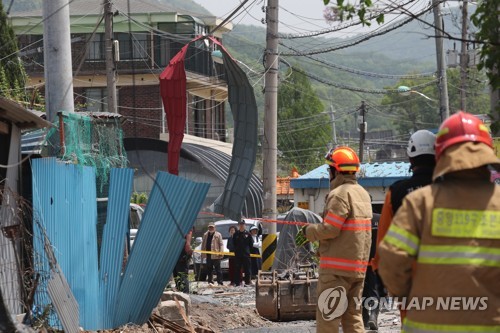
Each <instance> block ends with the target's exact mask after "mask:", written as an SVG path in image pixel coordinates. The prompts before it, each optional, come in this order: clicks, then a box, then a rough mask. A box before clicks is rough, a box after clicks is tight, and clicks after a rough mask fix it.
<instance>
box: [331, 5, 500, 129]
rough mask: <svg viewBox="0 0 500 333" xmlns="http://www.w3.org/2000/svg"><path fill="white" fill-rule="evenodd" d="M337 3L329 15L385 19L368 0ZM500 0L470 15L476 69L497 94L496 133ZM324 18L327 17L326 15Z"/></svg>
mask: <svg viewBox="0 0 500 333" xmlns="http://www.w3.org/2000/svg"><path fill="white" fill-rule="evenodd" d="M323 2H324V4H325V6H326V5H328V4H329V3H330V0H323ZM336 3H337V6H335V7H331V8H332V9H331V11H330V13H331V14H330V15H331V16H332V17H330V19H338V20H341V21H343V20H349V19H351V18H353V17H354V16H358V17H359V19H360V21H361V22H362V24H363V25H370V19H372V17H373V16H374V17H375V19H376V21H377V23H379V24H381V23H384V16H383V14H378V15H368V17H367V13H370V10H371V9H372V8H373V3H372V1H371V0H359V4H358V5H356V6H353V5H351V4H349V3H344V0H336ZM499 7H500V0H482V1H480V2H479V5H478V6H477V8H476V11H475V12H474V14H473V15H472V17H471V20H472V23H474V25H475V26H476V27H477V28H478V32H477V33H476V40H475V42H477V43H479V44H480V45H482V47H481V62H480V63H479V64H478V69H479V70H481V69H483V68H484V69H486V70H487V75H488V80H489V83H490V87H491V90H492V91H493V92H494V93H495V94H496V96H497V101H496V103H497V104H496V105H494V106H493V108H494V109H493V110H491V113H490V117H491V118H492V121H493V122H492V125H491V129H492V132H493V133H494V134H496V135H500V103H499V102H498V95H500V92H499V90H500V15H499V12H498V8H499ZM327 19H329V18H328V17H327Z"/></svg>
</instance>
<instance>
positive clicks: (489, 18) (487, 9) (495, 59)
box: [471, 0, 500, 136]
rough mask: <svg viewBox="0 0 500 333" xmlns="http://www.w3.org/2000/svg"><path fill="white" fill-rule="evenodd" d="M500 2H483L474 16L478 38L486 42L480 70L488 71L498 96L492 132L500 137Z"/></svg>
mask: <svg viewBox="0 0 500 333" xmlns="http://www.w3.org/2000/svg"><path fill="white" fill-rule="evenodd" d="M499 8H500V0H488V1H485V0H483V1H481V2H479V5H478V6H477V8H476V12H475V13H474V14H473V15H472V17H471V19H472V23H474V25H475V26H476V27H477V28H478V29H479V30H478V32H477V34H476V38H478V39H479V40H480V41H482V42H484V44H483V46H482V48H481V62H480V63H479V65H478V68H479V69H482V68H485V69H486V70H487V75H488V79H489V81H490V86H491V89H492V90H493V91H495V92H496V94H497V105H496V106H495V109H494V110H492V114H491V116H492V119H493V120H494V122H493V123H492V125H491V130H492V132H493V133H494V134H495V135H497V136H500V105H499V102H498V95H499V94H500V93H499V90H500V14H499V11H498V9H499Z"/></svg>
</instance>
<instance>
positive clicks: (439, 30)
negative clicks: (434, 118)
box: [432, 0, 450, 121]
mask: <svg viewBox="0 0 500 333" xmlns="http://www.w3.org/2000/svg"><path fill="white" fill-rule="evenodd" d="M440 3H441V0H432V5H433V7H434V26H435V27H436V28H435V33H436V56H437V72H438V80H439V115H440V117H441V121H443V120H445V119H446V118H448V117H449V116H450V106H449V101H448V80H447V79H446V64H445V59H444V56H445V55H444V52H443V21H442V19H441V5H440Z"/></svg>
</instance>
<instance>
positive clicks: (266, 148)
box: [262, 0, 279, 270]
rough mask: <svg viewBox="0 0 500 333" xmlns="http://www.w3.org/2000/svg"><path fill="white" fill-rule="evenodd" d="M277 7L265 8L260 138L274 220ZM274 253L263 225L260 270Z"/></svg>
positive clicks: (267, 211)
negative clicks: (262, 131)
mask: <svg viewBox="0 0 500 333" xmlns="http://www.w3.org/2000/svg"><path fill="white" fill-rule="evenodd" d="M278 8H279V0H269V1H268V4H267V9H266V21H267V31H266V50H265V57H266V58H265V61H266V68H265V70H266V75H265V80H266V82H265V112H264V139H263V164H264V167H263V190H264V210H263V212H262V216H263V217H264V218H265V219H269V220H276V217H277V211H276V206H277V200H276V176H277V172H276V164H277V151H278V136H277V123H278V63H279V61H278ZM275 251H276V224H275V223H265V224H264V237H263V244H262V254H263V257H262V269H263V270H270V268H271V266H272V262H273V260H274V252H275Z"/></svg>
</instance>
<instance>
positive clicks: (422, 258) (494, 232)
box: [378, 112, 500, 333]
mask: <svg viewBox="0 0 500 333" xmlns="http://www.w3.org/2000/svg"><path fill="white" fill-rule="evenodd" d="M435 147H436V167H435V169H434V173H433V183H432V184H431V185H428V186H425V187H423V188H420V189H418V190H416V191H414V192H412V193H410V194H408V195H407V196H406V197H405V198H404V199H403V204H402V206H401V207H400V208H399V210H398V211H397V213H396V215H395V216H394V219H393V220H392V223H391V226H390V228H389V231H388V232H387V235H386V236H385V237H384V239H383V240H382V243H381V244H380V246H379V249H378V252H379V255H380V262H379V269H378V271H379V273H380V275H381V276H382V279H383V281H384V284H385V285H386V287H387V289H388V291H389V292H390V293H391V294H392V295H393V296H395V297H398V298H399V299H400V300H401V299H402V298H403V297H406V302H405V303H404V304H403V306H405V307H406V310H407V315H406V318H405V320H404V322H403V330H404V331H405V332H419V333H424V332H500V316H499V313H500V288H499V281H500V186H497V185H495V184H494V183H493V182H491V179H490V177H491V172H490V170H492V169H497V170H498V169H500V160H499V159H498V158H497V157H496V156H495V153H494V151H493V144H492V139H491V136H490V134H489V132H488V129H487V128H486V126H485V125H484V124H483V123H482V122H481V121H480V120H479V118H477V117H475V116H473V115H471V114H468V113H465V112H458V113H456V114H454V115H452V116H451V117H449V118H447V119H446V120H444V122H443V123H442V124H441V126H440V128H439V132H438V134H437V136H436V144H435ZM412 267H414V268H413V269H412ZM412 270H414V272H413V273H412Z"/></svg>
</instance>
